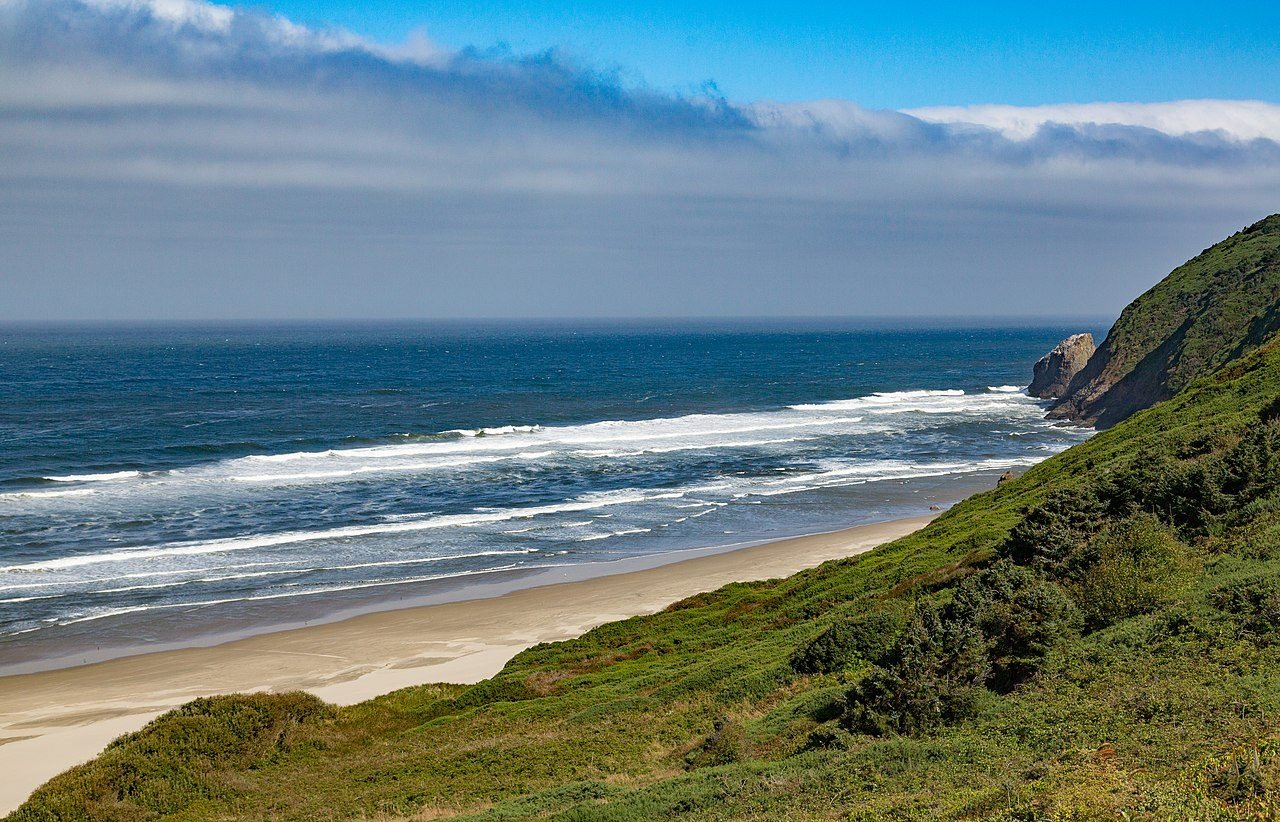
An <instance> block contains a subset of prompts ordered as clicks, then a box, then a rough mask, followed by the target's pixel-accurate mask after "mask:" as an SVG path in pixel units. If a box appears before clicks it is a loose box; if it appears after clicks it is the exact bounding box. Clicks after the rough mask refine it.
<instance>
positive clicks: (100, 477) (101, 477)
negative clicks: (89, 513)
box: [41, 471, 142, 482]
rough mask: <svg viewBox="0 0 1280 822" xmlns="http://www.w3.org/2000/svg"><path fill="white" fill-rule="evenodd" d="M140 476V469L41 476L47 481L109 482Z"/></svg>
mask: <svg viewBox="0 0 1280 822" xmlns="http://www.w3.org/2000/svg"><path fill="white" fill-rule="evenodd" d="M140 476H142V472H141V471H111V472H108V473H104V474H68V475H66V476H64V477H41V479H46V480H48V481H49V482H111V481H113V480H124V479H135V478H137V477H140Z"/></svg>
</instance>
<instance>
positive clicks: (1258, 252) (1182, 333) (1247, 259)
mask: <svg viewBox="0 0 1280 822" xmlns="http://www.w3.org/2000/svg"><path fill="white" fill-rule="evenodd" d="M1277 305H1280V214H1277V215H1273V216H1271V217H1268V218H1266V219H1265V220H1262V221H1260V222H1258V223H1256V224H1254V225H1252V226H1250V227H1249V228H1247V229H1245V230H1243V231H1240V232H1238V233H1236V234H1234V235H1232V236H1231V237H1228V238H1227V239H1226V240H1223V241H1222V242H1220V243H1217V244H1216V245H1214V246H1212V247H1210V248H1207V249H1205V250H1204V251H1203V252H1201V253H1200V254H1199V255H1198V256H1196V257H1195V258H1194V259H1192V260H1189V261H1187V262H1186V263H1184V264H1183V265H1181V266H1179V267H1178V268H1176V269H1174V271H1173V272H1172V273H1171V274H1169V276H1168V277H1166V278H1165V279H1163V280H1161V281H1160V282H1159V283H1158V284H1157V285H1155V286H1154V287H1152V288H1151V289H1150V290H1149V291H1147V292H1146V293H1145V294H1143V295H1142V296H1140V297H1138V298H1137V299H1136V300H1134V301H1133V302H1132V303H1130V304H1129V306H1128V307H1127V308H1125V310H1124V311H1123V312H1122V313H1121V314H1120V318H1119V319H1118V320H1116V323H1115V325H1114V326H1112V328H1111V331H1110V332H1109V333H1108V334H1107V339H1106V340H1105V341H1104V342H1103V344H1102V346H1101V347H1100V348H1099V350H1098V353H1097V354H1095V355H1094V357H1093V358H1092V359H1091V360H1090V362H1089V365H1088V366H1087V367H1086V368H1085V369H1084V370H1083V371H1082V372H1081V373H1080V374H1079V375H1077V376H1076V378H1075V379H1074V380H1072V384H1071V385H1070V386H1069V387H1068V390H1067V392H1066V393H1067V396H1066V398H1065V400H1064V401H1063V403H1062V405H1061V406H1060V407H1059V408H1056V409H1055V413H1056V414H1059V415H1061V416H1069V417H1071V418H1075V419H1084V420H1088V421H1090V422H1094V421H1096V422H1098V423H1099V424H1100V425H1103V426H1106V425H1111V424H1114V423H1115V422H1118V421H1119V420H1120V419H1123V418H1124V417H1126V416H1128V415H1129V414H1131V413H1133V412H1134V411H1136V410H1138V409H1140V408H1145V407H1147V406H1149V405H1151V404H1153V403H1154V402H1156V401H1160V400H1163V399H1166V398H1168V397H1170V396H1172V395H1174V394H1176V393H1178V392H1179V391H1181V390H1182V389H1183V388H1185V387H1186V386H1187V385H1189V384H1190V383H1192V382H1193V381H1195V380H1197V379H1199V378H1201V377H1203V376H1206V375H1208V374H1210V373H1212V372H1213V371H1214V370H1216V369H1217V368H1219V367H1221V366H1222V364H1223V363H1225V362H1227V361H1228V360H1230V359H1233V358H1235V357H1239V356H1241V355H1243V354H1244V353H1247V352H1248V351H1251V350H1253V349H1254V348H1256V347H1257V346H1258V345H1260V344H1261V343H1262V341H1263V340H1264V339H1266V338H1267V337H1268V336H1269V335H1270V334H1271V333H1272V332H1274V331H1276V330H1277V329H1278V328H1280V312H1278V311H1277V309H1276V306H1277ZM1104 390H1105V393H1100V392H1102V391H1104Z"/></svg>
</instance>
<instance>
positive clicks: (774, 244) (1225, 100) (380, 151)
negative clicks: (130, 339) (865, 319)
mask: <svg viewBox="0 0 1280 822" xmlns="http://www.w3.org/2000/svg"><path fill="white" fill-rule="evenodd" d="M294 1H295V0H280V2H283V3H288V2H294ZM555 2H561V0H555ZM949 8H950V10H948V9H949ZM1034 8H1035V7H1034V6H1031V5H1027V6H1021V5H1020V6H1017V7H1014V6H1006V7H1004V8H996V7H991V6H987V7H983V8H976V7H971V6H966V7H964V8H963V9H962V10H956V9H955V8H951V7H943V6H937V7H928V6H923V5H920V4H916V5H914V6H912V7H911V8H910V11H909V12H907V11H902V10H898V9H895V8H889V7H887V6H886V7H875V8H874V9H873V10H863V11H856V10H855V11H849V10H840V9H834V10H833V9H831V8H827V7H809V8H802V9H794V8H789V9H783V8H782V6H780V5H779V6H776V7H775V6H767V7H766V6H747V5H742V4H741V3H735V4H732V5H730V4H725V5H722V6H709V5H703V6H700V7H692V6H688V5H685V4H680V5H676V4H674V3H670V4H664V5H663V4H660V5H647V6H643V7H641V6H635V5H628V4H625V3H624V4H614V5H609V6H606V5H604V4H602V3H598V2H593V0H579V2H576V3H574V4H573V5H569V4H567V3H564V4H563V5H554V4H550V3H542V4H539V5H538V6H536V7H535V6H517V5H513V4H508V3H504V2H502V1H501V0H500V1H499V2H497V3H490V4H488V5H484V6H477V7H469V6H463V5H462V4H460V3H455V2H453V0H450V2H448V3H445V2H441V3H433V4H430V5H420V6H419V5H413V6H410V5H396V4H393V3H388V2H382V3H379V2H377V0H375V2H373V3H365V4H361V5H359V6H358V7H356V6H352V7H350V8H348V7H345V6H343V7H339V6H337V5H336V4H335V5H332V6H324V5H317V4H315V3H308V4H307V5H305V6H303V5H298V6H290V5H280V6H273V7H269V8H263V7H258V6H255V7H242V6H235V7H229V6H227V5H225V4H221V3H217V2H210V0H0V249H3V250H4V254H3V268H2V270H0V279H2V280H3V285H4V288H3V297H4V298H3V299H0V321H3V320H55V319H84V320H100V319H160V320H165V319H209V320H217V319H226V318H236V319H242V318H243V319H277V318H288V319H293V318H298V319H306V318H380V317H395V318H401V317H447V318H455V317H595V318H602V317H638V316H639V317H656V316H762V315H773V316H813V315H825V316H831V315H844V316H886V315H892V316H904V315H917V316H937V315H950V316H956V315H969V316H990V315H993V314H1005V315H1024V316H1025V315H1041V316H1067V315H1114V314H1115V312H1118V311H1119V310H1120V309H1121V308H1122V307H1123V306H1124V305H1125V304H1126V303H1128V302H1129V301H1130V300H1132V299H1133V297H1134V296H1136V295H1137V294H1139V293H1141V292H1142V291H1144V290H1145V289H1146V288H1148V287H1149V286H1150V285H1151V284H1153V283H1154V282H1156V281H1157V280H1159V279H1160V278H1161V277H1162V276H1164V275H1165V274H1166V273H1168V271H1169V270H1170V269H1171V268H1173V267H1174V266H1175V265H1177V264H1179V263H1181V262H1182V261H1184V260H1186V259H1187V258H1189V257H1191V256H1194V255H1195V254H1196V253H1198V252H1199V251H1200V250H1201V249H1203V248H1205V247H1206V246H1208V245H1210V244H1212V243H1214V242H1216V241H1218V240H1220V239H1222V238H1223V237H1224V236H1227V235H1228V234H1230V233H1232V232H1234V231H1236V230H1239V229H1240V228H1242V227H1243V226H1246V225H1248V224H1250V223H1252V222H1255V221H1257V220H1258V219H1261V218H1262V217H1264V216H1266V215H1268V214H1271V213H1275V212H1277V211H1280V102H1277V101H1276V94H1277V89H1276V87H1275V79H1276V78H1277V77H1280V67H1278V66H1277V60H1278V59H1280V58H1278V57H1277V51H1278V50H1277V49H1275V48H1274V47H1273V44H1272V43H1271V42H1269V40H1270V39H1273V38H1274V37H1275V33H1276V32H1277V31H1280V19H1277V16H1278V15H1280V11H1277V10H1276V9H1275V8H1272V7H1270V6H1263V5H1261V4H1256V5H1254V6H1253V7H1251V8H1246V7H1244V6H1241V5H1235V6H1232V5H1228V4H1219V5H1217V6H1215V7H1213V8H1211V9H1210V10H1209V11H1208V12H1204V11H1198V10H1196V9H1194V8H1192V7H1190V6H1187V5H1181V6H1179V5H1176V4H1175V5H1167V6H1164V7H1162V8H1161V9H1160V10H1159V11H1158V12H1153V11H1151V10H1150V9H1145V8H1135V7H1134V6H1133V5H1132V4H1124V3H1115V4H1114V7H1108V6H1103V5H1100V4H1094V5H1088V4H1085V5H1072V6H1070V7H1069V10H1066V11H1053V12H1048V11H1044V10H1041V11H1038V12H1037V11H1034V10H1033V9H1034ZM1064 8H1066V7H1064ZM353 9H358V10H354V11H353ZM353 15H354V16H353ZM1157 23H1158V25H1156V24H1157ZM416 31H425V32H426V38H423V37H419V36H409V35H410V34H411V33H413V32H416ZM501 43H506V44H507V45H506V47H505V49H504V48H502V47H500V46H495V44H501ZM472 47H474V48H472ZM551 47H555V49H556V50H555V51H553V52H550V53H547V52H546V49H548V48H551ZM614 68H617V71H616V72H615V71H613V69H614ZM708 80H711V81H714V82H715V83H716V84H717V85H718V86H719V88H720V89H721V91H722V92H723V95H722V96H721V95H714V94H703V93H701V92H700V89H702V84H703V83H704V82H706V81H708ZM1269 101H1270V102H1269Z"/></svg>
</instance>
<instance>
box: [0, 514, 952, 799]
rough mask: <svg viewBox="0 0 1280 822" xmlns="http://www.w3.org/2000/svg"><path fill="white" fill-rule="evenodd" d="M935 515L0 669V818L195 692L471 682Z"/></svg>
mask: <svg viewBox="0 0 1280 822" xmlns="http://www.w3.org/2000/svg"><path fill="white" fill-rule="evenodd" d="M939 513H940V512H934V513H930V514H928V515H924V516H917V517H910V518H905V519H897V520H888V521H885V522H878V523H871V524H866V525H856V526H853V527H851V528H845V529H842V530H838V531H832V532H828V533H822V534H813V535H808V536H800V537H790V538H786V539H780V540H772V541H767V542H763V543H754V544H753V543H739V545H743V546H744V547H734V546H721V547H719V548H703V549H692V550H693V552H696V553H699V555H698V556H694V557H692V558H684V559H678V560H676V561H668V562H664V563H659V564H656V565H652V566H651V567H641V568H639V569H636V570H624V571H621V572H614V573H608V574H598V575H595V576H591V577H588V578H584V579H568V580H567V581H566V580H565V579H549V580H548V581H547V582H546V583H544V584H541V585H537V586H531V587H521V588H517V589H514V590H507V591H505V592H501V593H497V594H494V595H490V596H486V597H482V598H469V599H465V600H458V601H452V602H441V603H436V604H426V605H415V606H410V607H403V608H396V609H394V610H379V611H373V612H369V613H364V614H360V615H358V616H352V617H349V618H346V619H341V620H340V621H326V622H323V623H321V624H313V625H307V626H305V627H294V628H288V629H285V630H277V631H274V632H270V633H258V634H253V635H251V636H245V637H241V638H238V639H233V640H230V641H227V642H222V643H220V644H217V645H209V646H196V647H185V648H181V649H175V650H162V651H153V652H150V653H141V654H136V655H131V656H118V657H115V658H112V659H108V660H105V661H100V662H93V663H90V664H87V665H78V666H74V667H63V668H56V669H53V670H44V671H38V672H33V673H23V674H15V675H11V676H4V677H0V772H2V773H4V774H5V777H6V778H5V780H4V782H3V784H2V785H0V814H7V813H9V812H10V811H12V810H14V809H15V808H17V807H18V806H19V805H20V804H21V803H22V802H24V801H25V800H26V798H27V797H28V796H29V795H30V794H31V792H32V791H33V790H35V789H36V788H37V787H39V786H40V785H42V784H43V783H44V782H46V781H48V779H50V778H52V777H53V776H55V775H57V774H59V773H61V772H62V771H65V770H66V769H68V768H70V767H73V766H75V765H77V764H80V763H81V762H85V761H88V760H89V759H92V758H93V757H94V756H96V755H97V753H98V752H99V751H101V749H102V748H103V747H104V746H105V745H106V744H107V743H108V742H110V741H111V740H113V739H115V738H116V737H117V736H120V735H121V734H124V733H128V732H130V731H134V730H137V729H139V728H141V727H142V726H144V725H145V724H146V723H147V722H149V721H150V720H151V719H153V718H155V717H156V716H157V715H159V714H161V713H163V712H165V711H167V710H169V709H171V708H174V707H176V706H178V705H181V704H183V703H185V702H188V701H190V700H192V699H195V698H197V697H200V696H210V695H214V694H222V693H235V692H244V691H263V690H265V691H287V690H299V689H300V690H306V691H309V692H310V693H313V694H315V695H316V696H319V697H320V698H321V699H324V700H325V701H328V702H332V703H335V704H338V705H350V704H354V703H356V702H362V701H364V700H366V699H370V698H373V697H375V696H379V695H381V694H385V693H389V692H391V691H394V690H398V689H400V688H405V687H409V686H412V685H420V684H425V683H429V682H454V683H463V684H466V683H473V682H478V681H480V680H483V679H486V678H488V677H490V676H493V675H494V674H496V673H497V672H498V671H500V670H501V669H502V667H503V666H504V665H505V664H506V663H507V661H509V660H510V659H511V658H512V657H513V656H515V655H516V654H517V653H519V652H520V651H522V650H524V649H526V648H528V647H530V646H532V645H536V644H538V643H541V642H555V641H560V640H565V639H571V638H573V637H576V636H580V635H581V634H583V633H586V632H587V631H589V630H591V629H592V628H595V627H597V626H599V625H601V624H604V623H606V622H613V621H617V620H620V619H627V618H629V617H633V616H640V615H644V614H650V613H655V612H657V611H660V610H662V609H663V608H665V607H666V606H668V605H670V604H671V603H673V602H676V601H679V600H681V599H684V598H686V597H689V596H692V595H694V594H697V593H703V592H706V591H712V590H715V589H717V588H720V587H722V586H724V585H727V584H729V583H731V582H750V581H754V580H761V579H771V578H777V577H784V576H789V575H791V574H794V573H797V572H799V571H801V570H804V569H806V568H810V567H813V566H816V565H820V564H822V563H823V562H826V561H828V560H832V559H841V558H845V557H850V556H854V555H856V554H860V553H864V552H866V551H869V550H871V549H872V548H874V547H876V546H877V545H881V544H883V543H886V542H890V541H892V540H894V539H897V538H899V537H901V536H905V535H906V534H909V533H912V532H914V531H916V530H918V529H920V528H922V527H924V526H925V525H926V524H928V523H929V522H930V521H932V520H933V519H934V518H935V517H937V516H938V515H939ZM639 559H644V558H639Z"/></svg>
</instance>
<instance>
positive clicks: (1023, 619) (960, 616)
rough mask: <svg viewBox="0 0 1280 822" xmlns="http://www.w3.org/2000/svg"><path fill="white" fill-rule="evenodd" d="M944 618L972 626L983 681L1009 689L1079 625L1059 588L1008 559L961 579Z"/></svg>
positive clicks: (1072, 608) (1069, 604)
mask: <svg viewBox="0 0 1280 822" xmlns="http://www.w3.org/2000/svg"><path fill="white" fill-rule="evenodd" d="M946 617H947V618H948V619H950V620H955V621H957V622H961V623H965V624H969V625H972V626H974V627H975V628H976V629H977V630H978V631H979V632H980V633H981V634H982V636H983V638H984V640H985V642H986V648H987V651H986V652H987V658H988V661H989V663H990V666H991V674H990V677H989V679H988V680H987V682H986V684H987V685H988V686H989V687H990V688H992V689H993V690H996V691H1000V692H1007V691H1010V690H1012V689H1013V688H1014V687H1015V686H1016V685H1018V684H1019V683H1021V682H1023V681H1025V680H1026V679H1027V678H1028V677H1030V676H1031V675H1032V674H1034V673H1035V672H1036V671H1037V670H1039V668H1040V665H1041V663H1042V661H1043V659H1044V656H1045V654H1046V653H1048V651H1049V649H1050V648H1052V647H1053V646H1054V645H1055V644H1057V643H1058V642H1059V641H1061V640H1063V639H1065V638H1067V637H1070V636H1074V635H1076V634H1078V633H1079V631H1080V628H1081V623H1082V619H1081V615H1080V612H1079V610H1078V609H1077V608H1076V607H1075V604H1074V603H1073V602H1072V601H1071V597H1070V596H1068V595H1067V592H1066V591H1064V590H1063V589H1062V587H1061V586H1059V585H1057V584H1055V583H1053V582H1051V581H1049V580H1048V579H1046V578H1045V577H1044V576H1042V575H1040V574H1037V573H1035V572H1033V571H1031V570H1029V569H1027V568H1023V567H1020V566H1018V565H1014V564H1013V563H1012V562H1009V561H1008V560H1003V561H1001V562H998V563H996V564H995V565H994V566H992V567H991V568H988V569H987V570H984V571H982V572H980V573H978V574H975V575H974V576H972V577H969V578H968V579H966V580H965V581H964V582H962V583H961V584H960V585H959V586H958V587H957V588H956V592H955V598H954V599H953V600H952V602H951V605H950V606H948V608H947V612H946Z"/></svg>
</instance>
